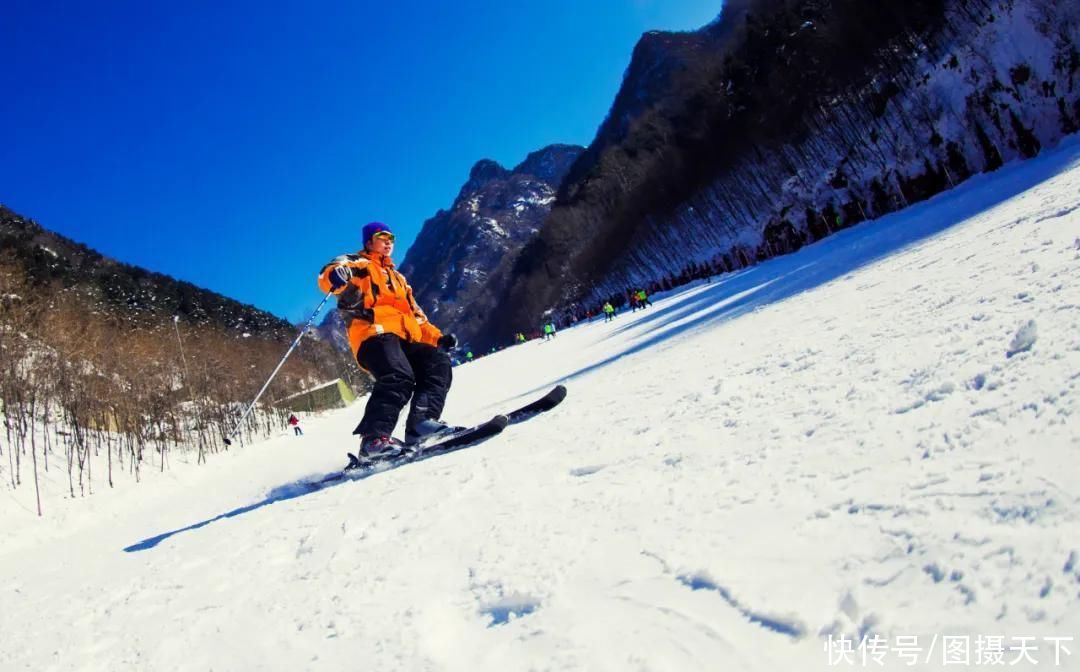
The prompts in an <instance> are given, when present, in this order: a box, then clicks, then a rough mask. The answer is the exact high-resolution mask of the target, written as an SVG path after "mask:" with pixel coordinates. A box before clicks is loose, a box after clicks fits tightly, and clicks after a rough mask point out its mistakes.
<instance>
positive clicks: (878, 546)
mask: <svg viewBox="0 0 1080 672" xmlns="http://www.w3.org/2000/svg"><path fill="white" fill-rule="evenodd" d="M1078 185H1080V141H1077V140H1075V139H1074V140H1072V141H1070V142H1069V143H1067V144H1066V145H1065V146H1063V147H1061V148H1059V149H1057V150H1054V151H1051V152H1047V153H1046V154H1045V155H1044V156H1042V157H1040V158H1039V159H1037V160H1035V161H1032V162H1029V163H1027V164H1023V165H1013V166H1008V167H1006V168H1005V169H1003V170H1001V171H999V172H997V173H995V174H993V175H990V176H983V177H980V178H977V179H975V180H972V181H971V182H969V183H967V184H965V185H964V186H963V187H961V188H960V189H958V190H956V191H955V192H953V193H950V194H946V195H943V196H941V197H939V198H936V199H934V200H933V201H930V202H928V203H924V204H922V205H919V206H916V207H914V208H911V209H910V210H908V211H906V212H904V213H900V214H898V215H895V216H890V217H887V218H885V219H883V220H881V221H879V222H874V223H868V224H865V225H862V226H859V227H856V228H854V229H851V230H848V231H846V232H844V233H841V234H839V235H836V236H834V237H832V238H829V239H828V240H826V241H823V242H822V243H819V244H817V245H814V246H811V247H809V248H806V249H804V250H803V251H801V252H800V253H798V254H795V255H791V256H788V257H785V258H781V259H776V260H773V261H771V262H768V263H765V264H761V265H760V266H758V267H756V268H753V269H750V270H747V271H745V272H743V273H740V274H735V275H731V276H726V277H725V278H723V279H721V280H720V281H717V282H714V283H712V284H701V285H698V286H694V287H691V288H689V289H686V290H684V291H680V292H677V293H674V294H672V295H669V296H665V297H662V298H661V299H660V300H657V301H656V305H655V306H654V307H653V308H651V309H649V310H647V311H644V312H638V313H636V314H631V313H626V314H623V315H620V316H619V317H618V318H617V320H616V321H615V322H614V323H612V324H604V323H602V322H597V323H593V324H590V325H585V326H581V327H579V328H575V329H572V330H568V331H566V332H563V333H561V334H559V336H558V337H557V339H555V340H554V341H552V342H548V343H540V342H532V343H529V344H526V345H523V346H518V347H515V348H513V349H511V350H508V351H505V352H502V353H499V354H498V355H496V356H492V357H488V358H484V359H482V360H479V361H477V362H475V363H472V364H469V365H467V366H463V367H460V368H458V369H456V372H455V376H456V381H455V386H454V389H453V392H452V393H451V398H450V402H449V404H448V408H447V417H448V418H450V419H453V420H457V421H471V420H477V419H481V418H484V417H486V416H488V415H490V414H491V413H492V412H493V411H495V410H499V409H504V408H507V407H509V406H513V405H514V404H515V403H517V402H518V401H520V400H523V399H526V398H528V397H529V396H532V395H535V394H538V393H539V392H540V391H542V390H543V389H545V388H546V387H548V386H549V385H551V384H552V383H554V382H557V381H564V382H566V383H567V385H568V387H569V389H570V397H569V398H568V400H567V402H566V403H565V404H564V405H563V406H561V407H560V408H558V409H557V410H555V411H553V412H551V413H550V414H549V415H547V416H545V417H543V419H536V420H534V421H531V422H529V423H526V424H523V425H520V426H516V427H512V428H510V429H508V430H507V431H506V432H505V433H504V434H503V435H502V436H500V437H498V438H497V439H495V440H492V441H490V442H488V443H486V444H484V445H483V446H482V447H476V448H473V449H470V450H466V451H463V452H460V453H455V454H452V455H447V456H443V457H440V458H437V459H433V460H430V461H427V462H424V463H421V464H415V465H410V466H407V467H404V468H402V469H399V470H397V471H393V472H388V473H383V474H378V475H375V476H372V477H369V478H366V479H363V480H357V481H348V482H345V483H343V484H341V485H338V486H335V487H330V488H327V489H324V490H321V491H318V492H314V493H311V494H305V495H302V496H293V495H296V494H297V493H298V489H297V488H292V487H288V486H289V484H290V483H292V482H295V481H296V480H297V479H300V478H303V477H308V476H311V475H315V474H319V473H323V472H327V471H329V470H331V469H332V468H334V467H336V466H338V465H339V464H340V463H341V462H342V458H343V454H344V451H345V450H346V449H352V448H354V445H353V443H352V441H351V438H350V437H349V432H350V431H351V429H352V427H353V426H354V424H355V423H356V421H357V419H358V417H359V415H360V413H361V406H359V405H357V406H354V407H353V408H350V409H346V410H343V411H341V412H337V413H335V414H332V415H329V416H327V417H324V418H318V419H316V418H312V419H309V420H308V421H307V422H306V427H305V428H306V432H307V433H306V435H305V436H304V437H302V438H294V437H292V436H287V435H284V434H283V435H282V436H281V437H279V438H276V439H274V440H271V441H268V442H266V443H264V444H260V445H257V446H250V447H247V448H243V449H241V450H236V451H233V452H231V453H230V454H228V455H226V456H219V457H215V458H212V461H211V465H210V467H195V466H189V467H186V468H185V467H184V466H183V465H180V466H178V467H177V468H176V469H174V470H173V471H171V472H167V473H166V474H164V475H159V476H158V477H156V478H152V479H149V480H150V481H151V482H149V483H144V484H142V485H138V486H127V487H124V488H120V489H117V490H116V491H109V490H108V489H107V488H105V487H103V486H101V485H99V486H98V493H97V494H95V495H94V496H93V497H91V498H89V499H87V500H80V501H78V502H72V501H69V500H64V499H62V497H61V493H62V492H63V488H62V487H61V486H60V483H61V482H62V480H61V479H59V478H57V481H56V482H51V481H50V482H49V483H48V484H47V498H46V502H45V508H46V519H45V520H43V521H38V520H37V519H35V518H34V517H33V516H32V515H31V513H30V511H31V510H32V508H33V506H32V503H31V502H32V489H31V488H21V489H20V490H19V491H17V492H14V493H12V492H10V491H8V490H4V491H3V492H2V493H0V520H2V521H3V523H2V524H3V526H4V530H5V531H4V532H0V535H2V536H0V539H2V540H3V542H2V543H3V546H2V548H0V669H2V670H129V669H130V670H309V669H310V670H343V669H349V670H352V669H371V670H447V671H459V670H460V671H466V670H515V671H516V670H560V671H561V670H611V671H620V672H621V671H623V670H673V671H682V670H770V671H772V670H811V669H833V668H836V669H844V668H862V669H885V668H888V669H897V668H902V669H919V670H924V669H940V668H942V667H947V668H948V669H955V668H957V667H960V668H963V667H981V666H982V664H983V663H985V662H986V661H987V660H988V658H987V657H988V656H991V655H992V654H993V648H992V647H993V645H994V641H993V640H990V639H985V638H989V637H996V636H1000V637H1003V638H1004V639H1003V640H1001V641H1000V643H1001V645H1002V646H1003V648H1004V649H1005V650H1004V651H1003V655H1002V659H1003V662H1004V667H1006V668H1008V669H1080V462H1078V457H1080V432H1078V431H1077V426H1076V423H1077V420H1078V418H1077V416H1076V415H1075V412H1076V410H1077V407H1078V393H1080V390H1078V380H1080V187H1078ZM1029 323H1030V324H1032V325H1033V326H1032V327H1028V328H1025V327H1024V325H1028V324H1029ZM361 403H362V402H361ZM283 486H284V487H283ZM140 542H142V543H140ZM125 549H128V551H125ZM863 635H866V636H867V638H868V639H867V640H866V641H868V642H870V646H869V650H864V651H859V650H856V651H855V653H854V654H853V655H851V656H850V657H849V658H848V659H847V660H849V661H851V663H853V664H850V663H843V664H839V665H830V663H835V662H837V659H838V658H841V656H840V652H841V648H840V647H842V646H843V642H844V641H848V640H846V639H845V638H857V637H861V636H863ZM830 636H831V637H832V643H833V647H832V650H831V651H830V650H828V649H829V645H828V643H829V637H830ZM875 636H877V637H879V639H877V640H872V639H869V638H873V637H875ZM946 636H949V637H956V638H958V639H951V640H950V641H949V644H950V647H956V646H960V645H962V644H963V643H965V642H966V643H967V645H968V647H969V648H968V652H969V661H970V662H969V664H968V665H967V666H964V665H949V666H945V665H944V662H945V660H946V659H945V658H944V657H943V656H944V655H946V654H945V652H946V648H945V645H946V640H945V639H944V637H946ZM914 637H918V640H917V641H913V638H914ZM1022 637H1028V638H1033V639H1028V640H1023V639H1019V638H1022ZM1054 637H1062V638H1069V637H1071V638H1073V641H1071V642H1068V641H1064V642H1057V643H1055V642H1054V641H1053V640H1049V639H1047V638H1054ZM964 638H967V639H964ZM980 638H982V639H980ZM875 642H876V644H875ZM1058 644H1063V645H1064V647H1065V649H1069V650H1070V651H1072V652H1073V653H1072V655H1068V654H1065V653H1064V650H1060V651H1055V648H1056V646H1057V645H1058ZM877 645H881V647H882V648H881V649H880V651H878V649H877V648H876V647H877ZM907 645H912V646H911V647H910V649H906V648H905V647H906V646H907ZM1023 646H1027V647H1028V649H1029V650H1028V651H1026V652H1025V651H1024V650H1023V649H1022V648H1020V647H1023ZM1010 647H1014V648H1012V650H1010ZM1031 647H1035V648H1034V649H1033V650H1032V648H1031ZM948 651H950V652H951V653H950V654H949V655H960V653H962V647H961V648H949V649H948ZM875 652H879V653H881V654H882V657H881V660H882V661H883V662H884V663H885V664H886V665H885V668H883V667H882V666H880V665H878V664H877V663H876V662H875V661H874V659H873V658H868V659H867V661H866V662H865V663H863V662H862V659H861V656H862V655H863V653H866V654H873V653H875ZM909 653H915V654H917V656H918V664H917V665H915V666H913V667H905V666H904V662H905V661H908V660H910V659H909V658H908V657H906V655H905V654H909ZM1025 653H1026V659H1024V658H1025ZM1055 654H1056V655H1057V656H1058V661H1057V662H1055ZM830 657H831V660H830ZM1017 658H1021V661H1020V662H1019V663H1017V664H1015V665H1010V664H1009V663H1010V662H1012V661H1015V660H1016V659H1017ZM1032 659H1034V660H1037V661H1038V662H1039V666H1038V667H1037V668H1036V667H1034V666H1032V665H1031V663H1030V660H1032ZM927 660H928V661H929V662H926V661H927ZM952 660H956V659H955V658H953V659H952ZM987 666H989V665H987Z"/></svg>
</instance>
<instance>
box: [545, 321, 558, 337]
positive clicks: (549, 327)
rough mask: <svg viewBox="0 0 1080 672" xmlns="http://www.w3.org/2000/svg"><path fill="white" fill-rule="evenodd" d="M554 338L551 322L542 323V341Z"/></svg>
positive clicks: (553, 325) (553, 327)
mask: <svg viewBox="0 0 1080 672" xmlns="http://www.w3.org/2000/svg"><path fill="white" fill-rule="evenodd" d="M551 338H555V324H554V323H552V322H545V323H544V340H545V341H546V340H548V339H551Z"/></svg>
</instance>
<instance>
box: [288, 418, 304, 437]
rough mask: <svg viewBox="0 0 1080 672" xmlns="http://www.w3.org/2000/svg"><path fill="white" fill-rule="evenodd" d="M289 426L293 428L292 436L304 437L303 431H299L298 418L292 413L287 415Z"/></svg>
mask: <svg viewBox="0 0 1080 672" xmlns="http://www.w3.org/2000/svg"><path fill="white" fill-rule="evenodd" d="M289 426H290V427H292V428H293V434H295V435H296V436H303V435H304V430H302V429H300V418H298V417H296V415H295V414H293V413H290V414H289Z"/></svg>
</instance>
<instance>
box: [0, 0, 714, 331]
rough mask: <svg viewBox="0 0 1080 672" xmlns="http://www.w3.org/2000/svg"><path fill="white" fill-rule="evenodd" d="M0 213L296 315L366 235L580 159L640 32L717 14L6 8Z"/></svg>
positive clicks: (627, 4)
mask: <svg viewBox="0 0 1080 672" xmlns="http://www.w3.org/2000/svg"><path fill="white" fill-rule="evenodd" d="M4 4H5V10H4V18H3V21H2V23H0V53H2V56H0V59H2V60H0V62H2V63H3V66H2V67H0V90H2V91H3V96H4V100H5V104H4V105H3V106H2V107H0V144H2V146H3V150H4V151H3V156H2V160H0V203H3V204H5V205H7V206H8V207H10V208H12V209H13V210H15V211H17V212H19V213H20V214H23V215H25V216H28V217H31V218H33V219H35V220H36V221H38V222H39V223H40V224H41V225H42V226H44V227H46V228H48V229H51V230H53V231H57V232H59V233H61V234H63V235H66V236H68V237H70V238H73V239H75V240H77V241H79V242H82V243H86V244H87V245H89V246H91V247H93V248H95V249H97V250H99V251H100V252H102V253H104V254H106V255H108V256H111V257H114V258H116V259H119V260H121V261H125V262H128V263H131V264H136V265H139V266H143V267H145V268H147V269H150V270H154V271H159V272H162V273H167V274H169V275H172V276H174V277H176V278H179V279H183V280H188V281H190V282H193V283H195V284H196V285H199V286H202V287H206V288H208V289H211V290H214V291H216V292H220V293H222V294H225V295H226V296H230V297H232V298H235V299H237V300H240V301H243V302H245V303H251V304H254V305H256V306H258V307H260V308H263V309H266V310H269V311H271V312H273V313H275V314H277V315H280V316H282V317H286V318H288V319H290V320H293V321H302V320H304V319H306V317H307V316H308V314H309V313H310V311H311V310H313V309H314V307H315V306H316V305H317V304H318V302H319V301H320V300H321V298H322V296H321V295H320V294H319V292H318V289H317V287H316V286H315V282H314V278H315V273H316V272H317V271H318V269H319V267H320V266H321V265H322V264H323V263H324V262H326V261H327V260H329V259H330V258H332V257H333V256H335V255H337V254H340V253H343V252H349V251H354V250H355V249H357V248H358V247H359V233H360V228H361V227H362V226H363V224H364V223H366V222H368V221H370V220H380V221H385V222H387V223H388V224H389V225H390V226H392V227H393V228H394V229H395V230H396V231H397V232H398V234H399V236H400V241H401V242H400V244H399V249H398V251H397V253H396V254H395V257H396V258H397V259H398V261H401V260H403V259H404V257H405V251H406V249H407V248H408V246H409V245H410V244H411V243H412V241H413V239H414V238H415V236H416V235H417V234H418V233H419V231H420V227H421V225H422V224H423V222H424V220H425V219H427V218H429V217H430V216H432V215H433V214H434V213H435V212H436V210H438V209H439V208H446V207H449V206H450V204H451V203H452V201H453V199H454V196H455V195H456V194H457V192H458V190H459V189H460V187H461V185H462V184H463V183H464V181H465V180H466V178H467V177H468V171H469V169H470V167H471V166H472V165H473V164H474V163H475V162H476V161H477V160H479V159H481V158H491V159H494V160H496V161H498V162H500V163H502V164H503V165H505V166H507V167H512V166H513V165H515V164H517V163H518V162H520V161H521V160H522V159H524V158H525V155H526V154H528V153H529V152H531V151H534V150H536V149H539V148H541V147H543V146H545V145H549V144H552V143H557V142H565V143H576V144H581V145H586V144H588V143H589V142H590V141H591V140H592V138H593V136H594V135H595V132H596V129H597V127H598V126H599V124H600V122H601V121H602V120H603V118H604V115H605V114H606V113H607V111H608V108H609V107H610V105H611V101H612V100H613V98H614V96H615V93H616V91H617V90H618V87H619V83H620V82H621V80H622V75H623V72H624V70H625V68H626V66H627V65H628V63H629V59H630V54H631V51H632V50H633V47H634V44H635V43H636V42H637V40H638V38H639V37H640V35H641V33H643V32H645V31H647V30H692V29H696V28H699V27H700V26H702V25H704V24H705V23H708V22H709V21H711V20H712V19H714V18H715V17H716V15H717V14H719V12H720V8H721V3H720V2H719V0H588V1H586V2H581V1H580V0H577V1H571V0H545V1H542V2H534V3H529V2H526V3H518V2H496V1H494V0H492V1H490V2H482V1H478V0H461V1H459V2H408V1H406V0H399V2H397V3H391V2H386V1H385V0H384V1H382V2H274V3H255V2H230V1H228V0H226V1H224V2H201V1H198V0H196V1H194V2H187V3H171V2H170V3H165V2H145V1H140V2H54V1H52V0H31V1H24V0H15V1H14V2H10V1H9V2H5V3H4Z"/></svg>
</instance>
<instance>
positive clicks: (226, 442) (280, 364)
mask: <svg viewBox="0 0 1080 672" xmlns="http://www.w3.org/2000/svg"><path fill="white" fill-rule="evenodd" d="M333 294H334V292H333V290H331V291H329V292H327V293H326V296H325V297H323V300H322V303H320V304H319V307H318V308H316V309H315V312H314V313H312V314H311V317H309V318H308V321H307V323H306V324H305V325H304V328H303V329H301V330H300V333H299V334H298V335H297V336H296V340H295V341H293V342H292V345H290V346H289V349H288V351H286V353H285V356H284V357H282V358H281V361H280V362H278V365H277V368H275V369H274V372H273V373H271V374H270V377H269V378H267V379H266V382H265V383H263V386H262V389H261V390H259V393H258V394H256V395H255V398H254V399H252V400H251V405H250V406H248V407H247V410H246V411H244V414H243V415H241V416H240V419H239V420H237V421H236V426H235V427H233V430H232V431H231V432H229V433H228V434H226V435H225V445H226V446H231V445H232V441H230V440H229V437H230V436H234V435H235V434H236V433H237V432H238V431H240V425H242V424H243V423H244V418H246V417H247V416H248V413H251V409H253V408H255V404H256V403H257V402H258V401H259V397H261V396H262V395H263V392H265V391H266V388H268V387H270V381H272V380H273V379H274V376H276V375H277V372H278V371H280V370H281V367H282V366H283V365H284V364H285V360H286V359H288V358H289V355H291V354H292V351H293V350H295V349H296V346H297V345H298V344H299V343H300V339H301V338H303V337H304V334H306V333H307V330H308V329H309V328H310V327H311V323H312V322H314V321H315V316H316V315H318V314H319V311H320V310H322V307H323V306H325V305H326V302H327V301H329V300H330V297H331V296H333Z"/></svg>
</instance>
